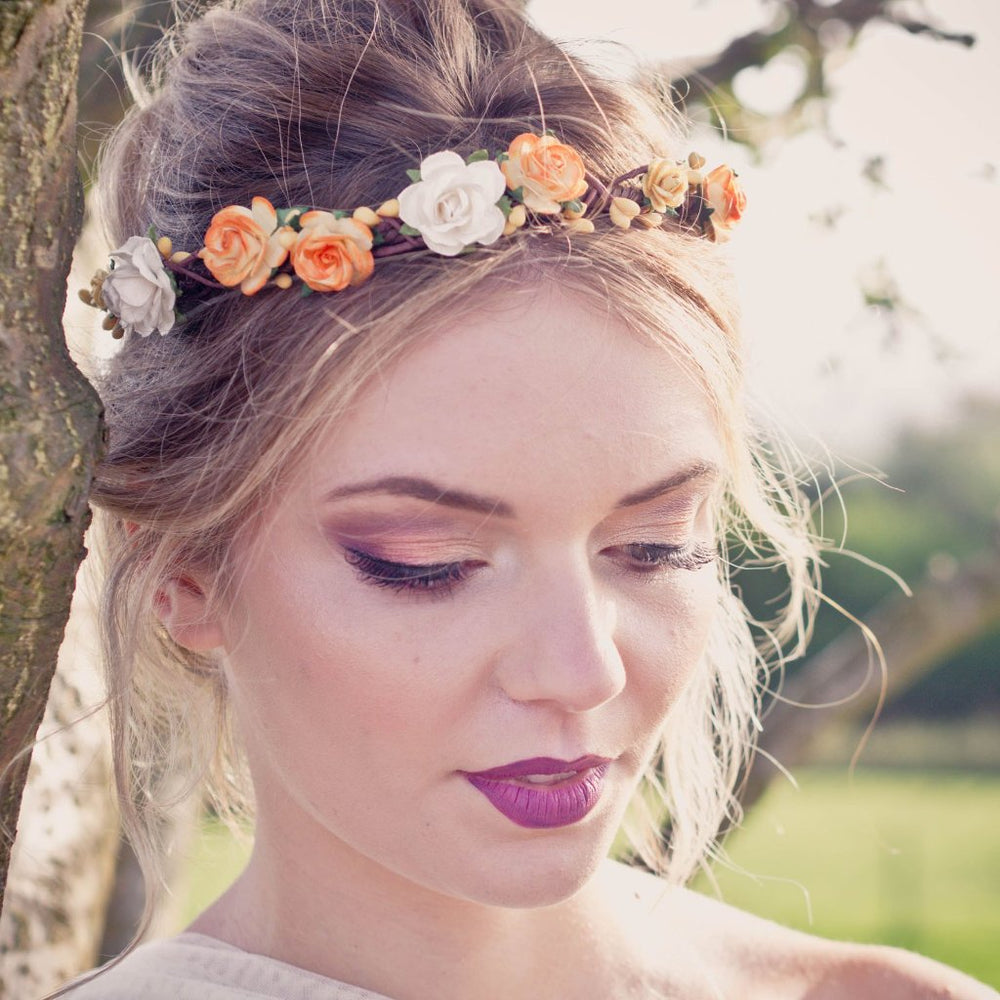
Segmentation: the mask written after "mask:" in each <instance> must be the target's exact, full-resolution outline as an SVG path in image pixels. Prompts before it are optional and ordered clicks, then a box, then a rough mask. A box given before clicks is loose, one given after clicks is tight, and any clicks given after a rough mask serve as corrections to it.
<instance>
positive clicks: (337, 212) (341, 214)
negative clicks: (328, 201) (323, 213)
mask: <svg viewBox="0 0 1000 1000" xmlns="http://www.w3.org/2000/svg"><path fill="white" fill-rule="evenodd" d="M330 214H331V215H332V216H333V217H334V218H335V219H346V218H347V217H348V216H349V215H350V214H351V213H350V212H348V211H347V210H346V209H343V208H335V209H334V210H333V211H332V212H331V213H330Z"/></svg>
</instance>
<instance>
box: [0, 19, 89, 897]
mask: <svg viewBox="0 0 1000 1000" xmlns="http://www.w3.org/2000/svg"><path fill="white" fill-rule="evenodd" d="M85 9H86V0H4V2H3V3H0V211H2V217H3V222H4V232H3V239H2V241H0V768H3V769H4V771H3V773H4V775H5V779H6V780H4V782H3V785H2V793H0V820H2V822H3V824H4V828H5V831H6V835H4V836H2V837H0V889H2V887H3V885H4V883H5V881H6V872H7V866H8V862H9V857H10V835H11V833H12V832H13V831H14V829H15V827H16V822H17V814H18V809H19V804H20V800H21V790H22V786H23V783H24V777H25V774H26V772H27V766H28V761H29V759H30V755H29V754H28V753H27V752H23V753H22V751H25V750H26V748H27V747H28V746H30V744H31V741H32V740H33V739H34V736H35V733H36V731H37V728H38V724H39V722H40V721H41V718H42V714H43V711H44V709H45V701H46V695H47V693H48V689H49V684H50V682H51V678H52V673H53V671H54V669H55V664H56V655H57V651H58V648H59V644H60V641H61V639H62V635H63V629H64V627H65V624H66V619H67V616H68V614H69V604H70V597H71V595H72V592H73V582H74V577H75V573H76V569H77V566H78V564H79V562H80V560H81V558H82V556H83V554H84V548H83V532H84V529H85V527H86V523H87V519H88V512H87V492H88V489H89V485H90V479H91V470H92V469H93V466H94V463H95V461H96V458H97V456H98V452H99V449H100V442H101V434H100V412H101V410H100V404H99V402H98V400H97V397H96V394H95V393H94V392H93V390H92V389H91V388H90V386H89V385H88V384H87V383H86V381H85V380H84V379H83V378H82V376H81V375H80V374H79V373H78V372H77V370H76V368H75V367H74V366H73V364H72V362H71V361H70V358H69V355H68V353H67V351H66V348H65V344H64V341H63V334H62V312H63V306H64V303H65V298H66V276H67V274H68V273H69V265H70V257H71V254H72V251H73V244H74V241H75V239H76V236H77V234H78V232H79V229H80V222H81V215H82V210H81V196H80V187H79V182H78V179H77V171H76V143H75V126H76V78H77V62H78V54H79V50H80V34H81V26H82V23H83V16H84V12H85Z"/></svg>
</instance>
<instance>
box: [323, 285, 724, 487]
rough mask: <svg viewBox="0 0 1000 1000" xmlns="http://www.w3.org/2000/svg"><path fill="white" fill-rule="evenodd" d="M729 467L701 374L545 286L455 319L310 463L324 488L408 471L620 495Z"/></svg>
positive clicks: (368, 396) (371, 391)
mask: <svg viewBox="0 0 1000 1000" xmlns="http://www.w3.org/2000/svg"><path fill="white" fill-rule="evenodd" d="M722 460H723V459H722V449H721V446H720V442H719V435H718V432H717V429H716V426H715V419H714V417H713V413H712V408H711V403H710V400H709V397H708V394H707V393H706V391H705V388H704V386H703V385H702V383H701V380H700V377H699V376H698V375H697V373H695V372H694V371H693V369H692V367H691V366H690V364H688V363H685V362H684V361H683V360H682V359H681V358H680V357H679V356H678V354H677V352H676V351H672V350H670V349H669V348H667V347H664V346H662V345H659V344H656V343H654V342H652V341H651V340H650V339H649V338H648V337H643V336H639V335H637V334H636V333H635V332H634V331H632V330H629V329H628V328H627V327H626V326H625V325H624V324H623V323H622V322H621V321H620V320H618V319H616V318H615V316H613V315H612V314H611V313H610V312H609V311H608V310H604V311H601V310H600V309H597V308H594V307H593V305H592V304H591V303H584V302H580V301H578V300H574V299H573V298H571V297H569V296H567V295H565V294H563V293H561V292H559V291H558V290H547V289H544V288H543V289H541V290H539V291H538V293H537V294H533V295H531V296H530V297H529V296H527V295H519V296H517V297H514V298H512V300H510V301H502V300H501V301H499V302H496V303H491V304H487V305H485V306H484V308H483V309H482V310H481V311H480V312H479V313H477V314H475V315H474V316H473V317H472V318H470V316H469V313H468V312H465V313H464V315H463V317H462V319H461V320H460V321H456V322H455V323H454V324H453V325H452V324H449V323H448V322H447V319H445V321H444V322H442V323H441V325H440V327H439V328H438V329H437V330H436V331H435V332H434V333H433V334H432V335H431V336H429V337H428V338H427V339H426V340H425V341H424V342H422V343H421V344H420V346H419V347H417V348H416V349H414V350H412V351H411V352H410V353H408V354H407V355H406V356H404V357H402V358H401V359H400V360H399V361H397V362H396V363H395V364H393V365H392V366H390V367H389V368H388V369H387V370H386V371H383V372H380V373H379V375H378V377H377V378H375V379H374V380H373V381H372V382H371V384H370V385H369V386H368V387H367V388H366V389H365V390H364V391H363V392H362V393H361V394H360V396H359V397H358V399H357V402H356V405H355V406H354V407H353V408H352V410H351V412H350V413H349V414H348V416H347V417H346V419H345V420H344V421H343V422H342V423H341V424H339V425H338V426H337V428H336V429H335V430H334V431H332V432H329V433H327V434H326V435H324V436H323V438H322V440H320V441H319V442H318V443H317V448H316V450H315V452H314V454H313V456H312V461H311V462H310V463H309V466H310V472H311V476H312V478H313V480H314V484H315V487H316V488H317V489H329V488H332V487H336V486H337V485H338V484H339V483H341V482H343V481H344V480H345V479H348V478H358V477H365V478H368V477H379V476H391V475H400V474H405V475H420V476H425V477H429V478H434V479H435V480H439V481H441V482H443V483H445V484H447V485H449V486H454V487H456V488H461V487H463V486H464V487H469V488H473V487H474V488H476V489H478V490H488V491H490V492H492V493H495V494H496V495H504V494H505V493H508V492H510V491H511V490H518V489H523V490H525V491H527V492H528V493H529V494H530V493H531V492H532V490H536V491H540V492H541V491H544V490H545V489H547V488H554V489H561V490H563V491H566V490H569V491H576V492H577V493H579V491H581V490H583V491H584V492H587V493H600V492H601V491H602V490H604V489H607V490H608V491H610V493H614V494H615V495H620V494H622V493H625V492H628V491H629V489H630V488H631V487H633V486H637V488H638V487H641V486H642V485H643V484H644V483H646V482H649V481H653V480H656V479H658V478H661V477H663V476H664V475H667V474H669V473H671V472H672V471H675V470H676V469H679V468H682V467H684V466H686V465H691V464H695V463H697V462H708V463H711V464H714V465H721V464H722Z"/></svg>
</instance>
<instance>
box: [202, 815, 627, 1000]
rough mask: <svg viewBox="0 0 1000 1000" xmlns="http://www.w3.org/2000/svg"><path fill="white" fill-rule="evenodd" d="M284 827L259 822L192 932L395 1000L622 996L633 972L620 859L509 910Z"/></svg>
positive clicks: (320, 834)
mask: <svg viewBox="0 0 1000 1000" xmlns="http://www.w3.org/2000/svg"><path fill="white" fill-rule="evenodd" d="M280 826H281V824H271V823H270V822H268V819H267V816H266V814H264V815H262V816H261V817H260V818H259V821H258V829H257V835H256V840H255V846H254V851H253V854H252V856H251V859H250V862H249V864H248V866H247V868H246V870H245V871H244V873H243V874H242V875H241V876H240V878H239V879H238V880H237V882H236V883H235V884H234V885H233V887H232V888H231V889H230V890H229V891H228V892H227V893H226V894H225V895H224V896H223V897H222V898H221V899H220V900H219V901H218V902H217V903H216V904H214V905H213V906H212V907H211V908H210V909H209V910H208V911H206V913H205V914H203V915H202V916H201V917H200V918H199V919H198V920H197V921H195V923H194V924H193V925H192V930H195V931H199V932H201V933H205V934H209V935H212V936H214V937H218V938H221V939H222V940H226V941H228V942H230V943H232V944H234V945H236V946H238V947H240V948H243V949H244V950H246V951H250V952H254V953H258V954H264V955H268V956H270V957H272V958H276V959H278V960H280V961H283V962H287V963H289V964H291V965H295V966H298V967H300V968H304V969H308V970H310V971H313V972H317V973H319V974H320V975H324V976H327V977H329V978H331V979H338V980H341V981H344V982H347V983H351V984H354V985H359V986H363V987H365V988H367V989H370V990H373V991H375V992H377V993H381V994H383V995H385V996H386V997H392V998H394V1000H410V998H414V1000H417V998H422V997H426V996H433V997H435V1000H452V998H454V1000H458V998H467V997H470V996H475V997H477V998H482V1000H486V998H491V1000H493V998H496V1000H505V998H508V997H511V998H513V997H523V996H532V995H543V996H546V995H548V996H588V995H594V996H600V995H603V996H608V995H623V994H622V993H620V992H617V993H616V992H615V988H614V987H613V984H615V986H617V985H620V981H621V977H622V976H623V975H625V976H626V977H628V978H634V976H635V971H634V970H635V968H636V962H635V961H634V960H630V958H629V957H628V950H629V947H630V946H629V945H628V944H627V942H626V940H625V933H624V927H623V922H622V921H619V920H618V919H617V917H618V916H619V915H620V910H621V907H620V906H619V905H618V901H616V900H615V899H614V898H613V897H614V895H615V892H616V889H615V886H617V885H618V884H620V879H617V878H615V877H614V869H615V868H616V866H612V865H610V864H609V865H606V866H604V867H602V869H601V870H600V871H599V872H598V874H597V875H596V876H595V877H594V878H593V879H592V880H591V881H590V882H588V883H587V884H586V885H585V886H584V887H583V888H581V889H580V890H579V891H578V892H576V893H575V894H574V895H572V896H570V897H569V898H567V899H564V900H562V901H560V902H557V903H554V904H551V905H547V906H536V907H530V908H510V907H504V906H496V905H489V904H484V903H480V902H475V901H471V900H468V899H462V898H456V897H454V896H451V895H447V894H444V893H441V892H438V891H435V890H432V889H429V888H426V887H424V886H422V885H419V884H417V883H415V882H413V881H411V880H409V879H406V878H404V877H402V876H400V875H398V874H396V873H395V872H392V871H390V870H387V869H385V868H383V867H381V866H380V865H378V864H376V863H375V862H374V861H372V860H370V859H368V858H367V857H365V856H364V855H361V854H359V853H358V852H356V851H354V850H352V849H351V848H350V847H349V846H348V845H346V844H344V843H343V842H341V841H339V840H337V839H336V838H333V837H331V836H330V834H329V833H328V832H326V831H322V830H320V829H317V828H312V829H311V830H308V831H306V830H304V829H303V826H302V824H296V834H297V835H296V836H294V837H290V836H289V835H288V834H289V831H288V830H284V829H280ZM616 911H618V912H616ZM602 982H603V983H606V986H601V987H600V988H598V984H599V983H602ZM595 989H596V990H597V991H596V992H594V990H595ZM602 990H603V993H602V992H601V991H602Z"/></svg>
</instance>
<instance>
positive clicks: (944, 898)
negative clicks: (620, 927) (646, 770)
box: [180, 767, 1000, 986]
mask: <svg viewBox="0 0 1000 1000" xmlns="http://www.w3.org/2000/svg"><path fill="white" fill-rule="evenodd" d="M797 777H798V781H799V788H798V789H797V790H796V789H795V788H793V787H791V786H790V785H789V784H788V783H787V782H784V781H778V782H776V783H775V785H774V786H772V788H771V789H770V790H769V792H768V794H767V795H766V796H765V798H764V799H763V801H762V802H760V803H759V804H758V805H757V807H756V808H755V809H754V810H753V812H752V813H751V814H750V816H749V817H748V818H747V821H746V823H745V824H744V827H743V829H741V830H739V831H737V832H736V833H734V834H733V836H731V837H730V838H729V840H728V842H727V845H726V846H727V850H728V852H729V855H730V857H731V859H732V861H733V862H734V864H735V865H737V866H740V867H742V868H743V869H745V870H746V873H740V872H737V871H732V870H726V869H723V868H721V867H719V866H716V870H715V871H716V876H717V878H718V881H719V883H720V886H721V888H722V892H723V897H724V898H725V899H726V900H727V901H728V902H730V903H733V904H735V905H736V906H740V907H743V908H744V909H747V910H751V911H753V912H754V913H759V914H761V915H762V916H766V917H769V918H771V919H773V920H777V921H778V922H780V923H783V924H787V925H789V926H792V927H799V928H801V929H803V930H808V931H811V932H812V933H815V934H820V935H824V936H827V937H833V938H841V939H845V940H854V941H874V942H880V943H883V944H895V945H900V946H902V947H905V948H911V949H914V950H916V951H919V952H922V953H923V954H925V955H930V956H931V957H933V958H936V959H938V960H939V961H942V962H946V963H947V964H948V965H954V966H955V967H957V968H959V969H962V970H963V971H965V972H968V973H969V974H970V975H973V976H976V977H977V978H978V979H982V980H984V981H985V982H987V983H990V984H991V985H994V986H996V985H1000V947H998V945H997V942H1000V836H998V831H1000V776H996V775H983V774H971V773H956V774H942V773H941V772H931V771H925V772H899V771H889V770H876V771H873V770H867V771H861V772H859V773H858V774H857V775H856V777H855V778H854V780H853V782H851V780H850V779H849V778H848V776H847V773H846V769H845V768H844V767H839V768H835V769H830V770H826V769H822V768H811V769H803V770H802V771H800V772H799V773H798V775H797ZM247 853H248V848H247V846H246V845H234V844H233V842H232V841H231V839H230V838H229V835H228V833H227V832H226V831H225V830H224V828H222V827H221V826H220V825H219V824H218V823H207V824H206V826H205V828H204V830H203V833H202V835H201V837H200V838H199V840H198V842H197V844H196V846H195V850H194V852H193V858H192V865H191V869H190V871H189V872H188V874H187V878H186V879H185V882H186V883H187V885H188V886H189V887H190V888H189V890H188V891H187V892H186V893H185V895H184V899H185V902H184V906H183V907H182V914H181V924H180V926H183V925H184V924H186V923H188V922H189V921H190V920H191V919H192V918H193V917H194V916H195V914H197V913H198V912H199V911H200V910H201V909H202V908H204V907H205V906H206V905H208V903H209V902H211V901H212V900H213V899H214V898H215V897H216V896H217V895H219V893H220V892H222V890H223V889H225V887H226V886H227V885H228V884H229V882H230V881H232V879H233V878H234V877H235V876H236V874H237V872H238V871H239V870H240V868H241V867H242V865H243V863H244V862H245V859H246V857H247ZM696 887H697V888H700V889H702V890H704V891H707V892H711V891H712V890H711V889H710V888H709V887H708V885H707V882H706V881H705V880H704V879H703V880H701V881H700V882H699V883H698V884H697V886H696ZM810 907H811V922H810Z"/></svg>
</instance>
